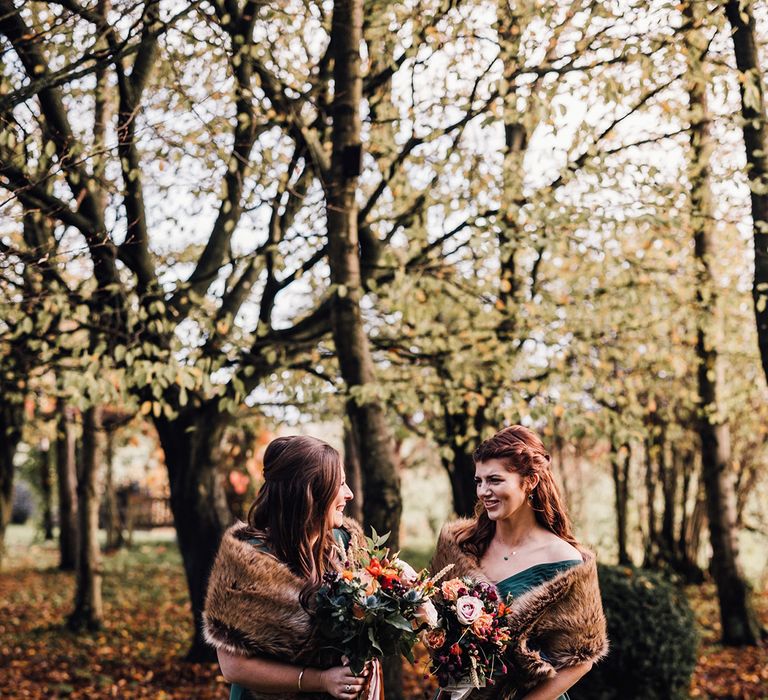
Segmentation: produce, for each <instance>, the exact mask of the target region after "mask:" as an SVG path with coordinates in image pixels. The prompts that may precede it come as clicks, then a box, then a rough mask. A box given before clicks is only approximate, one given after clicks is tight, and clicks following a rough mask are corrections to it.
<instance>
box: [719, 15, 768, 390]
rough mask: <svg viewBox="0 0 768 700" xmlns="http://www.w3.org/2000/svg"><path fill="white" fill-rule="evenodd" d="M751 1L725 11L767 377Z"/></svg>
mask: <svg viewBox="0 0 768 700" xmlns="http://www.w3.org/2000/svg"><path fill="white" fill-rule="evenodd" d="M751 4H752V3H750V2H743V1H742V0H728V1H727V2H726V3H725V14H726V15H727V17H728V21H729V22H730V24H731V27H732V29H733V31H732V32H731V38H732V40H733V52H734V55H735V57H736V67H737V68H738V69H739V73H741V76H742V77H743V79H740V80H739V81H738V82H739V92H740V93H741V118H742V130H743V133H744V150H745V154H746V159H747V176H748V178H749V188H750V199H751V203H752V238H753V241H754V246H755V276H754V279H753V282H752V300H753V303H754V307H755V321H756V323H757V342H758V345H759V347H760V358H761V360H762V363H763V373H764V374H765V377H766V380H768V138H767V137H768V132H767V131H766V124H765V92H764V88H763V85H764V83H763V80H764V77H763V72H762V70H761V67H760V61H759V55H758V41H757V37H756V33H755V18H754V16H753V14H752V7H751Z"/></svg>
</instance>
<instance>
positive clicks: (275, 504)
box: [248, 435, 343, 607]
mask: <svg viewBox="0 0 768 700" xmlns="http://www.w3.org/2000/svg"><path fill="white" fill-rule="evenodd" d="M342 472H343V466H342V460H341V455H340V454H339V453H338V451H337V450H335V449H334V448H333V447H331V446H330V445H329V444H327V443H325V442H323V441H322V440H318V439H317V438H313V437H309V436H306V435H292V436H289V437H279V438H276V439H275V440H273V441H272V442H270V443H269V445H268V446H267V449H266V451H265V452H264V484H263V486H262V487H261V489H260V490H259V493H258V495H257V496H256V500H255V501H254V502H253V505H251V508H250V510H249V511H248V525H249V526H250V528H251V529H252V530H253V531H255V532H256V533H263V535H264V536H265V538H266V540H267V542H268V543H269V546H270V548H271V549H272V552H273V553H274V554H275V556H277V557H278V558H279V559H280V560H281V561H283V562H285V563H286V564H287V565H288V566H289V567H290V569H291V570H292V571H293V572H294V573H295V574H296V575H297V576H300V577H301V578H303V579H305V580H306V584H305V586H304V588H303V589H302V591H301V595H300V599H301V603H302V605H304V607H308V605H309V601H310V598H311V596H312V594H313V593H315V592H316V591H317V589H318V588H319V587H320V584H321V583H322V579H323V575H324V574H325V573H326V572H327V571H328V570H330V569H331V568H335V567H337V566H338V562H337V561H336V559H337V557H335V556H334V539H333V526H332V525H331V524H330V522H329V519H328V512H329V510H330V508H331V505H332V504H333V501H334V499H335V498H336V495H337V494H338V492H339V488H340V487H341V483H342ZM314 538H316V539H314ZM313 539H314V544H312V541H313Z"/></svg>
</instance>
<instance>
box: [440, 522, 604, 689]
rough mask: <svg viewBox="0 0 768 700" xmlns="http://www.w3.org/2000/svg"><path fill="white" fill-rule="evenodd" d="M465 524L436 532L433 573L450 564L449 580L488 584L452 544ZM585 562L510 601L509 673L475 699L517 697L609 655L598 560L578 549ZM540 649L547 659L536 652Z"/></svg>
mask: <svg viewBox="0 0 768 700" xmlns="http://www.w3.org/2000/svg"><path fill="white" fill-rule="evenodd" d="M469 522H470V521H468V520H466V519H462V520H457V521H454V522H450V523H446V525H444V526H443V529H442V531H441V532H440V537H439V539H438V543H437V549H436V551H435V556H434V558H433V560H432V571H433V572H437V571H439V570H440V569H442V568H443V567H444V566H446V565H448V564H454V568H453V569H451V571H449V572H448V574H447V576H448V577H449V578H453V577H457V576H469V577H471V578H473V579H475V580H479V581H485V582H486V583H492V582H490V581H488V577H487V576H485V574H484V573H483V572H482V570H481V569H480V562H479V561H478V560H477V559H476V558H475V557H473V556H472V555H470V554H467V553H466V552H464V551H462V550H461V549H460V548H459V545H458V543H457V542H456V536H457V534H458V532H459V530H460V529H462V528H463V527H464V526H466V525H467V524H468V523H469ZM579 552H580V553H581V555H582V558H583V559H584V561H583V563H581V564H578V565H576V566H573V567H571V568H570V569H566V570H565V571H562V572H560V573H559V574H557V575H556V576H555V577H554V578H552V579H550V580H549V581H547V582H545V583H543V584H541V585H540V586H536V587H535V588H532V589H531V590H529V591H527V592H526V593H524V594H523V595H521V596H519V597H517V598H514V599H512V600H511V602H510V611H509V613H508V614H509V616H510V618H511V619H510V622H511V625H510V626H511V628H512V630H513V638H512V642H511V643H510V645H509V647H508V648H507V658H508V661H509V663H508V666H509V669H510V670H509V673H508V674H507V675H506V676H505V677H504V678H503V679H500V680H499V681H498V682H497V684H496V685H494V686H492V687H490V688H487V689H484V690H481V691H475V692H473V693H472V695H471V698H472V699H473V700H475V699H480V698H483V699H485V698H488V699H489V700H490V699H491V698H492V699H493V700H502V699H507V698H514V697H517V696H518V695H519V694H522V693H524V692H525V691H526V690H530V689H531V688H533V687H535V686H537V685H539V684H540V683H541V682H542V681H544V680H546V679H547V678H551V677H552V676H554V675H555V674H556V673H557V670H558V669H561V668H568V667H569V666H576V665H577V664H580V663H584V662H587V661H591V662H595V661H598V660H599V659H601V658H603V657H604V656H605V655H606V654H607V653H608V638H607V635H606V624H605V615H604V614H603V605H602V601H601V599H600V588H599V585H598V580H597V560H596V557H595V555H594V554H593V553H592V552H590V551H589V550H586V549H582V548H579ZM537 650H541V651H542V652H544V654H545V655H546V659H545V658H544V657H543V656H542V654H541V653H540V652H539V651H537Z"/></svg>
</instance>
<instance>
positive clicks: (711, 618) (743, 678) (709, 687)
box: [686, 584, 768, 700]
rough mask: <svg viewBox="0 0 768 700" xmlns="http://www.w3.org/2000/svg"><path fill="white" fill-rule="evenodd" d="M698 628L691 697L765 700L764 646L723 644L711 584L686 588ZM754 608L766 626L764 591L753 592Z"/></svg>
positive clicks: (767, 648) (767, 657) (767, 595)
mask: <svg viewBox="0 0 768 700" xmlns="http://www.w3.org/2000/svg"><path fill="white" fill-rule="evenodd" d="M686 593H687V594H688V598H689V600H690V601H691V605H692V607H693V610H694V613H695V615H696V620H697V621H698V623H699V627H700V631H701V645H700V647H699V658H698V662H697V664H696V669H695V671H694V674H693V680H692V683H691V697H693V698H728V700H766V699H767V698H768V645H766V644H763V645H761V646H757V647H743V648H736V647H724V646H722V645H721V644H719V643H718V640H719V639H720V634H721V626H720V617H719V610H718V606H717V592H716V590H715V587H714V586H713V585H712V584H705V585H703V586H696V587H694V586H691V587H689V588H687V589H686ZM753 600H754V603H755V607H756V609H757V613H758V617H759V619H760V621H761V623H762V624H763V626H765V627H768V590H764V591H762V593H759V594H755V596H754V598H753Z"/></svg>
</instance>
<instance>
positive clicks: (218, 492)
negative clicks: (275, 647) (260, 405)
mask: <svg viewBox="0 0 768 700" xmlns="http://www.w3.org/2000/svg"><path fill="white" fill-rule="evenodd" d="M226 424H227V416H226V415H223V414H221V413H219V412H218V409H217V406H216V403H215V402H210V403H207V404H205V405H204V406H202V407H200V408H197V409H189V410H186V411H183V412H182V413H181V414H180V415H179V416H178V417H177V418H175V419H173V420H168V419H166V418H165V417H164V416H161V417H160V418H157V419H156V420H155V426H156V428H157V432H158V435H159V437H160V443H161V444H162V446H163V451H164V453H165V462H166V466H167V468H168V478H169V481H170V487H171V510H172V511H173V519H174V524H175V526H176V536H177V539H178V543H179V550H180V552H181V556H182V560H183V562H184V572H185V574H186V578H187V586H188V587H189V599H190V603H191V606H192V616H193V618H194V637H193V640H192V646H191V647H190V649H189V651H188V652H187V656H186V659H187V661H212V660H215V658H216V655H215V653H214V652H213V650H212V649H211V647H210V646H208V645H207V644H206V643H205V640H204V639H203V636H202V623H203V617H202V615H203V605H204V603H205V592H206V588H207V585H208V575H209V574H210V572H211V567H212V566H213V560H214V558H215V556H216V552H217V551H218V548H219V542H220V541H221V536H222V535H223V534H224V530H225V529H226V528H227V527H228V526H229V525H230V523H231V520H232V516H231V514H230V512H229V507H228V506H227V499H226V495H225V492H224V484H223V481H222V477H221V475H220V474H219V472H218V469H217V464H218V448H219V444H220V441H221V436H222V433H223V431H224V428H225V426H226Z"/></svg>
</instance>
